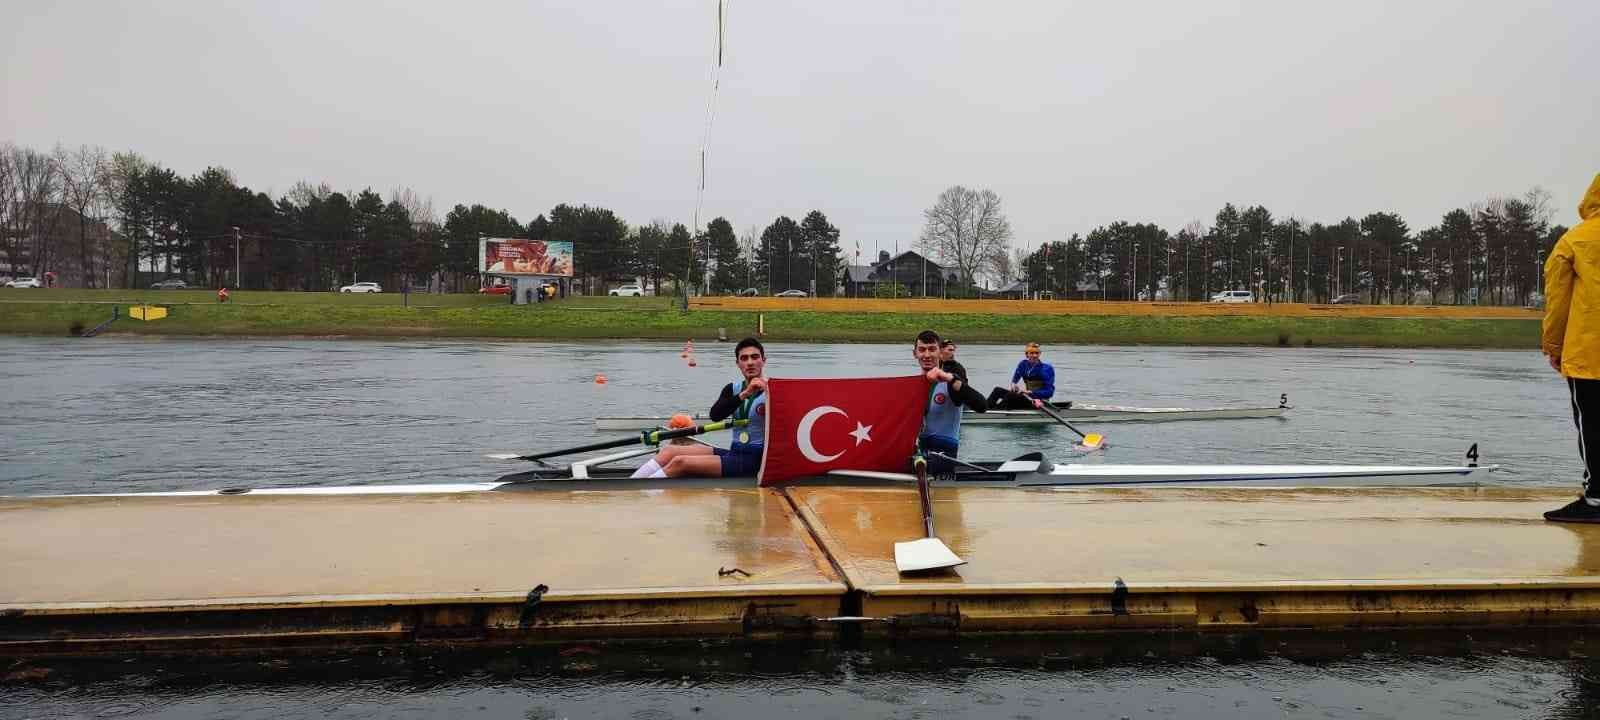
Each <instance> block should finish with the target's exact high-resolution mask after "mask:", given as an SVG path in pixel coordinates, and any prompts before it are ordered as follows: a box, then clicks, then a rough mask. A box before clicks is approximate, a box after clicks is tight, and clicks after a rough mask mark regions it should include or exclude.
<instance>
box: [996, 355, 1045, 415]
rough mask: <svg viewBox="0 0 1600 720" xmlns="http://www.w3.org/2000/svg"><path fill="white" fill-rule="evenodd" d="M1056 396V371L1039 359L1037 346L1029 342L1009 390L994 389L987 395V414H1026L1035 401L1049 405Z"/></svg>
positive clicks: (1013, 375) (1012, 374)
mask: <svg viewBox="0 0 1600 720" xmlns="http://www.w3.org/2000/svg"><path fill="white" fill-rule="evenodd" d="M1055 394H1056V369H1055V368H1054V367H1051V366H1050V363H1047V362H1045V361H1043V360H1040V359H1039V343H1036V342H1031V343H1028V346H1027V347H1025V348H1023V350H1022V362H1019V363H1017V369H1016V370H1014V371H1012V373H1011V387H1010V388H1009V389H1007V388H1000V387H997V388H995V389H994V392H991V393H989V409H990V410H1029V409H1032V408H1033V401H1034V400H1042V401H1044V402H1050V396H1052V395H1055Z"/></svg>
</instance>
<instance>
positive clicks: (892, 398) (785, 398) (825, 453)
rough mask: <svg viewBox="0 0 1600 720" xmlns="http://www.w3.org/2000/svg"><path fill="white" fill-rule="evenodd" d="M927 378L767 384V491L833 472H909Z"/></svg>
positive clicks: (761, 478) (763, 476)
mask: <svg viewBox="0 0 1600 720" xmlns="http://www.w3.org/2000/svg"><path fill="white" fill-rule="evenodd" d="M928 388H929V386H928V379H927V378H926V377H924V376H922V375H911V376H908V377H890V378H844V379H807V380H786V379H783V378H773V379H771V380H769V381H767V431H766V452H765V454H764V455H763V456H762V458H761V472H760V473H759V474H757V475H756V478H757V484H759V485H760V486H762V487H769V486H772V485H782V484H783V483H786V482H789V481H790V480H794V479H796V478H802V477H807V476H811V475H818V474H821V473H825V472H827V471H829V470H876V471H883V472H905V471H906V470H907V469H908V468H909V467H910V460H911V454H912V453H913V452H915V451H916V446H917V435H918V434H920V433H921V432H922V416H923V414H924V411H925V410H926V405H927V403H928Z"/></svg>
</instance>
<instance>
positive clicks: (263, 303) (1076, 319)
mask: <svg viewBox="0 0 1600 720" xmlns="http://www.w3.org/2000/svg"><path fill="white" fill-rule="evenodd" d="M139 301H144V302H151V303H160V304H161V305H163V306H165V307H167V308H168V309H169V314H168V316H167V317H166V318H164V319H161V320H156V321H149V322H146V321H140V320H135V319H131V318H128V317H127V314H128V313H127V310H128V307H129V306H130V304H131V303H137V302H139ZM402 302H408V304H405V305H402ZM113 307H117V308H118V312H119V313H120V314H121V315H122V319H119V320H118V321H117V322H115V323H113V324H112V325H111V326H109V327H108V328H107V329H106V332H108V333H134V334H140V335H180V336H181V335H188V336H232V335H238V336H338V337H417V338H430V337H456V338H504V339H528V340H570V339H585V338H653V339H686V338H694V339H696V340H701V341H706V340H711V339H714V338H716V337H717V336H718V335H719V334H726V335H727V336H728V337H729V338H730V339H738V338H739V337H743V336H745V335H750V334H753V333H755V331H756V328H757V323H758V321H759V322H761V323H762V324H763V325H764V329H765V335H764V337H766V338H769V339H772V340H776V341H815V342H898V341H903V340H905V339H907V338H910V337H912V336H914V335H915V334H916V333H917V332H918V331H920V330H923V329H926V328H933V329H936V330H938V331H939V332H941V333H944V334H946V335H948V336H950V337H953V338H956V339H958V340H960V341H961V342H969V343H970V342H1023V341H1028V340H1036V341H1039V342H1049V343H1063V344H1154V345H1257V346H1267V347H1276V346H1294V347H1305V346H1313V347H1314V346H1329V345H1331V346H1370V347H1447V348H1505V349H1532V348H1536V347H1538V337H1539V321H1538V320H1537V319H1528V320H1489V319H1444V318H1374V317H1256V316H1228V317H1176V316H1174V317H1151V316H1112V315H999V314H964V313H931V312H926V313H919V312H898V313H881V312H811V311H798V310H797V311H781V312H763V313H759V314H758V313H756V312H748V311H719V310H701V309H696V310H691V311H688V312H684V311H680V310H677V309H675V307H674V305H673V304H672V299H671V298H605V297H581V298H568V299H566V300H562V301H556V302H551V303H545V304H536V305H515V306H514V305H509V304H507V301H506V299H505V298H504V297H496V296H480V295H467V294H448V295H421V294H413V295H411V296H410V298H403V297H401V296H399V295H396V294H392V293H386V294H375V295H341V294H334V293H252V292H240V293H237V294H235V295H234V299H233V301H232V302H229V303H227V304H219V303H217V302H216V301H215V297H214V295H212V294H210V293H207V292H205V291H189V292H152V291H143V292H140V291H53V290H5V291H0V332H7V333H17V334H34V335H56V336H67V335H70V334H73V333H74V331H77V332H82V331H83V330H84V329H87V328H92V327H95V326H96V325H98V324H100V323H101V322H103V321H105V320H107V319H109V318H110V317H111V316H112V312H113V310H112V308H113ZM758 319H759V320H758Z"/></svg>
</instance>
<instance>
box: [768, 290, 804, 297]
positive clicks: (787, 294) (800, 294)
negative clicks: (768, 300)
mask: <svg viewBox="0 0 1600 720" xmlns="http://www.w3.org/2000/svg"><path fill="white" fill-rule="evenodd" d="M773 297H795V298H799V297H811V293H808V292H806V291H804V290H785V291H783V292H781V293H778V294H777V295H773Z"/></svg>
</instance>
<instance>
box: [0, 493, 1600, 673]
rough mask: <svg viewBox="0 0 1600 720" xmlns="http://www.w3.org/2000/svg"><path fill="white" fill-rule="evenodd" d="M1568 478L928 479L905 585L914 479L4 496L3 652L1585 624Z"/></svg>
mask: <svg viewBox="0 0 1600 720" xmlns="http://www.w3.org/2000/svg"><path fill="white" fill-rule="evenodd" d="M1568 492H1569V491H1564V490H1560V489H1549V490H1541V489H1531V488H1509V487H1490V488H1426V489H1423V488H1419V489H1402V488H1328V489H1272V488H1260V489H1248V488H1150V489H1067V490H1063V489H1037V490H1016V489H990V488H937V489H936V492H935V502H934V508H935V510H934V516H935V521H936V525H937V529H938V531H939V535H940V537H941V538H942V539H944V540H945V541H946V542H947V543H948V544H949V545H950V547H951V549H953V550H954V551H955V552H956V553H957V554H959V555H961V556H962V557H963V558H964V559H966V560H967V564H966V565H962V566H960V567H958V568H954V569H952V570H948V571H939V572H935V573H932V574H919V575H902V574H900V573H898V572H897V571H896V570H895V567H894V564H893V546H894V543H895V542H897V541H904V540H910V539H915V538H916V537H918V536H919V535H920V531H921V527H920V515H919V511H918V504H917V502H916V499H915V493H914V491H913V490H911V489H908V488H866V487H830V488H792V489H787V490H757V489H753V488H752V489H734V490H730V489H709V488H696V489H673V490H619V491H606V490H579V491H548V492H539V491H533V492H515V493H502V492H475V493H462V494H454V495H446V494H419V495H401V494H394V495H387V494H373V493H370V492H369V493H364V494H358V495H303V496H271V495H259V496H251V495H243V496H133V497H115V496H106V497H58V498H6V499H0V518H4V520H5V522H3V523H0V548H4V550H3V551H0V575H3V576H4V577H6V578H7V579H8V580H7V582H6V583H4V584H3V586H0V611H4V612H6V613H7V614H8V615H9V617H8V618H7V620H6V621H5V622H4V623H0V649H4V648H9V649H10V650H11V651H13V652H21V651H38V650H46V651H65V652H70V651H73V650H74V649H75V648H80V647H84V648H87V647H100V646H101V645H106V646H109V647H112V648H114V647H115V646H118V645H126V644H129V643H136V644H141V645H146V644H156V645H160V644H172V645H193V644H202V645H227V644H230V643H232V642H235V641H238V642H243V643H248V644H267V645H271V644H280V643H281V644H299V643H306V642H310V643H317V642H357V643H361V642H380V643H393V642H414V641H425V640H428V639H432V638H450V639H460V640H468V641H486V642H495V641H509V642H524V641H538V640H540V639H542V638H548V639H558V638H574V637H577V638H585V637H587V638H606V637H614V636H618V637H620V636H626V637H638V636H682V635H694V636H785V637H788V636H792V637H829V636H833V635H835V634H836V633H838V632H840V628H841V627H844V626H846V625H848V626H850V627H852V628H859V629H860V630H861V631H862V632H863V633H864V634H866V635H896V636H901V635H914V634H926V633H958V634H966V633H982V632H987V631H1018V630H1066V631H1084V630H1095V631H1098V630H1123V629H1126V630H1149V629H1168V630H1173V629H1183V630H1201V631H1223V630H1227V631H1234V630H1241V629H1245V630H1248V629H1259V628H1271V627H1328V628H1352V627H1410V626H1439V625H1472V626H1491V625H1494V626H1503V625H1505V624H1516V625H1584V624H1589V623H1593V622H1596V621H1600V553H1597V552H1594V550H1595V549H1596V548H1600V527H1590V526H1573V525H1563V524H1555V523H1547V522H1545V521H1544V520H1542V519H1541V518H1540V517H1539V513H1540V512H1541V511H1542V510H1543V509H1547V508H1550V507H1553V506H1555V505H1556V504H1558V503H1560V502H1561V501H1563V500H1564V499H1565V498H1566V497H1567V495H1568ZM841 618H847V619H844V620H841ZM853 631H854V630H852V632H853Z"/></svg>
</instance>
